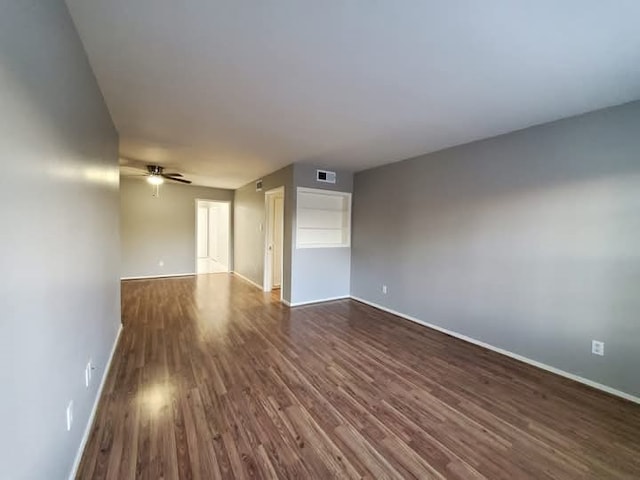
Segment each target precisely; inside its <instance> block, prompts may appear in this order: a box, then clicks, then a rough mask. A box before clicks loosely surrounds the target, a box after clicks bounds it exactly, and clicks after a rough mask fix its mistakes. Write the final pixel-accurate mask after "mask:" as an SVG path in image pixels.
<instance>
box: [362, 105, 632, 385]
mask: <svg viewBox="0 0 640 480" xmlns="http://www.w3.org/2000/svg"><path fill="white" fill-rule="evenodd" d="M353 227H354V228H353V256H352V271H351V281H352V283H351V293H352V295H354V296H357V297H361V298H364V299H366V300H368V301H371V302H375V303H378V304H381V305H383V306H386V307H388V308H391V309H394V310H396V311H400V312H402V313H405V314H408V315H411V316H414V317H417V318H419V319H421V320H423V321H426V322H429V323H431V324H435V325H438V326H440V327H444V328H446V329H449V330H453V331H455V332H458V333H462V334H464V335H467V336H470V337H472V338H475V339H478V340H481V341H483V342H486V343H489V344H491V345H494V346H496V347H500V348H503V349H506V350H509V351H511V352H515V353H518V354H520V355H523V356H525V357H528V358H530V359H534V360H537V361H540V362H543V363H545V364H548V365H551V366H554V367H556V368H560V369H562V370H564V371H567V372H571V373H573V374H576V375H580V376H582V377H585V378H588V379H590V380H593V381H596V382H599V383H602V384H605V385H608V386H610V387H613V388H616V389H619V390H622V391H624V392H627V393H630V394H632V395H636V396H638V395H640V375H638V368H637V366H638V365H640V317H639V315H640V102H635V103H631V104H627V105H624V106H620V107H616V108H610V109H606V110H601V111H597V112H593V113H589V114H586V115H582V116H578V117H574V118H570V119H566V120H561V121H558V122H554V123H549V124H545V125H541V126H538V127H534V128H529V129H526V130H522V131H518V132H515V133H511V134H508V135H503V136H500V137H496V138H492V139H489V140H485V141H480V142H475V143H471V144H468V145H464V146H460V147H455V148H451V149H448V150H445V151H441V152H438V153H434V154H430V155H426V156H423V157H419V158H415V159H410V160H406V161H403V162H400V163H395V164H391V165H388V166H384V167H380V168H376V169H372V170H368V171H364V172H361V173H358V174H356V176H355V202H354V215H353ZM383 283H386V284H387V285H388V287H389V292H388V294H387V295H383V294H382V293H381V285H382V284H383ZM592 339H598V340H602V341H604V342H605V356H604V357H598V356H595V355H592V354H591V340H592Z"/></svg>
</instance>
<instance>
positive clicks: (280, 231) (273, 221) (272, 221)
mask: <svg viewBox="0 0 640 480" xmlns="http://www.w3.org/2000/svg"><path fill="white" fill-rule="evenodd" d="M265 213H266V230H265V245H264V248H265V252H264V283H263V285H264V291H265V292H270V291H271V290H274V289H278V288H281V285H282V262H283V256H284V187H279V188H276V189H274V190H269V191H268V192H265ZM280 298H282V291H281V292H280Z"/></svg>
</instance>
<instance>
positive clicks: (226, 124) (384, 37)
mask: <svg viewBox="0 0 640 480" xmlns="http://www.w3.org/2000/svg"><path fill="white" fill-rule="evenodd" d="M67 3H68V5H69V8H70V11H71V14H72V16H73V19H74V21H75V23H76V25H77V27H78V30H79V32H80V36H81V38H82V41H83V42H84V45H85V48H86V50H87V52H88V55H89V58H90V61H91V64H92V66H93V68H94V71H95V74H96V76H97V78H98V82H99V84H100V87H101V89H102V91H103V93H104V96H105V99H106V102H107V104H108V106H109V109H110V111H111V115H112V117H113V120H114V122H115V124H116V127H117V128H118V130H119V132H120V142H121V145H120V149H121V155H122V156H124V157H127V158H130V159H136V160H141V161H146V162H152V163H160V164H163V165H169V166H171V167H174V168H178V169H179V170H181V171H182V172H183V173H186V174H189V176H190V177H191V178H193V179H195V180H196V183H200V184H206V185H211V186H218V187H226V188H236V187H239V186H241V185H243V184H245V183H247V182H249V181H251V180H253V179H255V178H258V177H260V176H262V175H264V174H267V173H269V172H271V171H273V170H276V169H277V168H279V167H282V166H284V165H287V164H289V163H291V162H296V161H304V162H315V163H318V164H321V165H324V166H327V167H342V168H347V169H352V170H361V169H365V168H368V167H372V166H375V165H380V164H383V163H389V162H393V161H397V160H401V159H404V158H407V157H411V156H415V155H418V154H421V153H426V152H431V151H435V150H440V149H442V148H445V147H448V146H452V145H457V144H461V143H466V142H469V141H472V140H476V139H480V138H486V137H490V136H494V135H497V134H500V133H505V132H508V131H512V130H516V129H520V128H523V127H526V126H530V125H534V124H538V123H543V122H546V121H550V120H555V119H558V118H562V117H567V116H571V115H574V114H578V113H582V112H585V111H589V110H595V109H598V108H602V107H606V106H610V105H615V104H620V103H625V102H628V101H632V100H636V99H639V98H640V27H639V23H638V19H640V1H638V0H608V1H602V0H562V1H560V0H483V1H478V0H412V1H410V0H321V1H319V0H251V1H250V0H217V1H216V0H181V1H176V0H135V1H133V0H67Z"/></svg>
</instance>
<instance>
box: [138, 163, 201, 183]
mask: <svg viewBox="0 0 640 480" xmlns="http://www.w3.org/2000/svg"><path fill="white" fill-rule="evenodd" d="M147 171H148V172H149V173H147V174H146V177H147V182H149V183H150V184H151V185H162V184H163V183H164V181H165V179H166V180H173V181H174V182H180V183H186V184H190V183H191V180H187V179H185V178H180V177H182V174H181V173H164V167H161V166H160V165H147Z"/></svg>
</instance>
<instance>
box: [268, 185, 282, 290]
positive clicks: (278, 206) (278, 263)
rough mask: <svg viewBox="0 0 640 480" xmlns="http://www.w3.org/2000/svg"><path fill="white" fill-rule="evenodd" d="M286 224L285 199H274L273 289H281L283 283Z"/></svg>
mask: <svg viewBox="0 0 640 480" xmlns="http://www.w3.org/2000/svg"><path fill="white" fill-rule="evenodd" d="M283 223H284V198H283V197H275V198H274V199H273V254H272V256H271V258H272V259H273V268H272V270H271V271H272V272H273V281H272V286H273V288H279V287H280V284H281V283H282V250H283V247H282V236H283Z"/></svg>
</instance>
